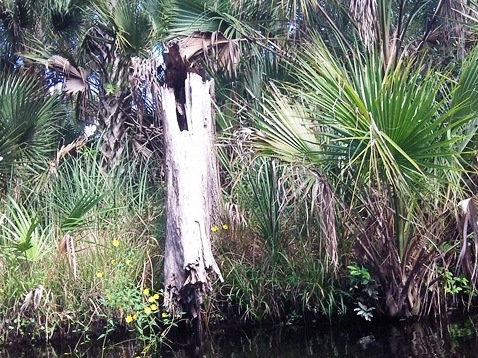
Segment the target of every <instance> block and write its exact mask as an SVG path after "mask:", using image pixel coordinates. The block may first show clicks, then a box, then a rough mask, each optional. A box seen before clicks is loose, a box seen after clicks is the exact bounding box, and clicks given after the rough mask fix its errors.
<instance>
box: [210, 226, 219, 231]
mask: <svg viewBox="0 0 478 358" xmlns="http://www.w3.org/2000/svg"><path fill="white" fill-rule="evenodd" d="M218 230H219V227H218V226H217V225H213V226H212V227H211V231H212V232H217V231H218Z"/></svg>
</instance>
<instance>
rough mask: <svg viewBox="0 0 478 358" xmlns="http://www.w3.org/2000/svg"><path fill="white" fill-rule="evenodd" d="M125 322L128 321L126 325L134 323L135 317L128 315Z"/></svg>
mask: <svg viewBox="0 0 478 358" xmlns="http://www.w3.org/2000/svg"><path fill="white" fill-rule="evenodd" d="M125 321H126V323H131V322H133V321H134V318H133V316H131V315H128V316H126V318H125Z"/></svg>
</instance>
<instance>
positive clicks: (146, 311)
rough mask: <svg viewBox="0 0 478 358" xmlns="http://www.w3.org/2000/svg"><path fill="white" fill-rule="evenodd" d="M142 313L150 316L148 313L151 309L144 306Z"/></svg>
mask: <svg viewBox="0 0 478 358" xmlns="http://www.w3.org/2000/svg"><path fill="white" fill-rule="evenodd" d="M144 313H146V314H150V313H151V307H149V306H146V307H145V308H144Z"/></svg>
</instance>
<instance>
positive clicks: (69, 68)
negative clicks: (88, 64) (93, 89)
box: [47, 55, 88, 93]
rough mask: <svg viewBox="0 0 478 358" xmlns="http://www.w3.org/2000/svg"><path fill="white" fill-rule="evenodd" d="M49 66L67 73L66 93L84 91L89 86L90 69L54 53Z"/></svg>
mask: <svg viewBox="0 0 478 358" xmlns="http://www.w3.org/2000/svg"><path fill="white" fill-rule="evenodd" d="M47 65H48V67H51V68H53V69H55V70H57V71H60V72H63V73H65V74H66V80H65V84H64V91H65V92H66V93H77V92H84V91H86V89H87V88H88V71H87V70H86V69H84V68H82V67H79V66H78V67H75V66H74V65H73V64H72V63H71V62H70V61H69V60H68V59H66V58H65V57H62V56H59V55H54V56H52V57H50V59H49V60H48V61H47Z"/></svg>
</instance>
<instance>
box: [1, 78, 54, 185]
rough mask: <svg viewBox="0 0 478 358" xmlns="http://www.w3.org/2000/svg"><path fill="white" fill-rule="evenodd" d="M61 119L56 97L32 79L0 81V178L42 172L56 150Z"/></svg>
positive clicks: (2, 79) (5, 79) (6, 79)
mask: <svg viewBox="0 0 478 358" xmlns="http://www.w3.org/2000/svg"><path fill="white" fill-rule="evenodd" d="M59 117H60V109H59V102H58V101H57V97H56V96H55V95H51V96H49V95H48V94H47V92H46V89H45V88H44V87H43V86H42V85H40V84H39V83H38V81H37V80H35V79H34V78H32V77H29V76H18V75H11V74H9V75H6V76H3V77H2V78H1V79H0V157H1V158H2V160H1V161H0V175H3V176H4V178H5V176H6V175H9V174H10V173H11V172H12V170H15V169H17V170H20V169H21V170H38V169H40V170H42V169H44V168H46V166H47V159H48V158H49V157H50V156H51V155H52V154H53V151H54V150H55V149H56V148H55V145H56V122H57V120H58V119H59Z"/></svg>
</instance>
